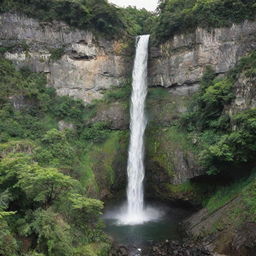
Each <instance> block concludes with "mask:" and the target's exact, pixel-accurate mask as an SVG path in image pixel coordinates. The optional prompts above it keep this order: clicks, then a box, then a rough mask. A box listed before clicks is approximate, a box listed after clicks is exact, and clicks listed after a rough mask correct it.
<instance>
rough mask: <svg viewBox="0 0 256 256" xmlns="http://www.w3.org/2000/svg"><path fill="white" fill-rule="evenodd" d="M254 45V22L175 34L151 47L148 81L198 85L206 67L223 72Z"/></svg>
mask: <svg viewBox="0 0 256 256" xmlns="http://www.w3.org/2000/svg"><path fill="white" fill-rule="evenodd" d="M255 47H256V22H249V21H245V22H244V23H243V24H237V25H233V26H232V27H229V28H216V29H210V30H209V31H208V30H206V29H202V28H198V29H197V30H196V31H195V32H194V33H190V34H181V35H176V36H174V37H173V39H171V40H169V41H167V42H166V43H165V44H163V45H161V46H160V48H159V49H155V48H152V49H151V62H150V71H149V74H150V82H149V83H150V85H151V86H164V87H172V86H181V85H191V84H198V82H199V81H200V78H201V77H202V75H203V72H204V70H205V67H206V66H208V65H210V66H212V68H213V69H214V70H215V71H216V73H218V74H223V73H226V72H227V71H229V70H230V69H231V68H232V67H233V66H234V65H235V64H236V63H237V61H238V59H239V58H240V57H241V56H243V55H245V54H246V53H247V52H249V51H251V50H253V49H255Z"/></svg>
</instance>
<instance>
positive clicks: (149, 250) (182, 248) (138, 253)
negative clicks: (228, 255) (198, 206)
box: [109, 240, 216, 256]
mask: <svg viewBox="0 0 256 256" xmlns="http://www.w3.org/2000/svg"><path fill="white" fill-rule="evenodd" d="M109 256H216V254H214V253H212V252H210V251H209V250H208V249H207V248H206V247H205V246H204V245H203V244H202V243H201V242H198V241H197V242H195V241H190V240H185V241H182V242H180V241H174V240H165V241H162V242H157V243H152V244H148V245H145V246H143V247H142V248H136V247H132V246H125V245H117V244H115V245H113V248H112V249H111V252H110V254H109Z"/></svg>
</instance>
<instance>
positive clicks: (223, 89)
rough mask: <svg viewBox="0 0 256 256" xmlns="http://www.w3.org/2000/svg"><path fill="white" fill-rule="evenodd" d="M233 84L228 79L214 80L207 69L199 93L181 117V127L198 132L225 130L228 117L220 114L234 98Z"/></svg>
mask: <svg viewBox="0 0 256 256" xmlns="http://www.w3.org/2000/svg"><path fill="white" fill-rule="evenodd" d="M233 83H234V80H233V79H230V78H222V79H215V73H214V71H213V70H212V69H211V68H210V67H207V69H206V72H205V73H204V76H203V78H202V81H201V88H200V91H199V92H198V93H197V94H196V95H195V97H194V99H193V101H192V103H191V106H190V107H189V111H188V112H187V113H186V114H185V115H184V116H183V117H182V120H181V123H182V125H184V126H187V129H188V130H194V129H195V128H196V129H197V130H199V131H203V130H205V129H208V128H213V129H216V130H219V129H222V128H225V124H226V123H227V122H226V121H228V120H227V119H228V117H227V116H223V115H222V114H223V113H222V112H223V109H224V107H225V105H227V104H229V103H230V102H231V100H232V99H233V98H234V94H233V91H232V88H233ZM223 126H224V127H223Z"/></svg>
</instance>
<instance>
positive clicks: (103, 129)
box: [81, 122, 109, 143]
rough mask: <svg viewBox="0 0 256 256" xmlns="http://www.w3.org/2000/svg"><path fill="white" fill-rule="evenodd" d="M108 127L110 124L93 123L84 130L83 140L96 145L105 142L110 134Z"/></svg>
mask: <svg viewBox="0 0 256 256" xmlns="http://www.w3.org/2000/svg"><path fill="white" fill-rule="evenodd" d="M107 127H108V124H107V123H104V122H98V123H93V124H92V125H90V126H89V127H87V129H84V130H83V132H82V133H81V139H83V140H87V141H91V142H95V143H100V142H103V141H104V140H105V139H106V137H107V135H108V134H109V130H108V129H107Z"/></svg>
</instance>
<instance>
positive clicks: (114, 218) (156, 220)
mask: <svg viewBox="0 0 256 256" xmlns="http://www.w3.org/2000/svg"><path fill="white" fill-rule="evenodd" d="M145 204H146V205H145V208H146V209H148V210H146V212H147V213H148V214H149V215H151V214H152V219H150V218H147V220H146V221H144V222H143V223H141V224H133V225H131V224H123V223H120V222H119V215H120V213H121V212H122V210H123V211H124V212H125V211H126V210H127V209H126V207H127V205H126V203H125V202H123V203H120V202H116V201H113V202H110V203H108V205H107V206H106V209H105V212H104V216H103V218H104V222H105V224H106V227H105V232H106V233H108V234H109V235H110V236H111V237H112V239H113V240H114V241H115V242H116V243H118V244H123V245H127V246H134V247H137V248H139V247H143V246H146V245H147V244H151V243H152V242H158V241H163V240H166V239H169V240H180V239H182V235H183V234H182V232H181V230H180V227H179V223H180V222H181V221H182V220H183V219H184V218H186V217H187V216H189V215H190V214H191V209H186V208H184V207H177V206H169V205H166V204H164V203H161V202H149V204H148V205H147V202H146V203H145ZM120 208H121V212H120ZM121 214H122V213H121ZM155 214H156V215H155Z"/></svg>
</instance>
